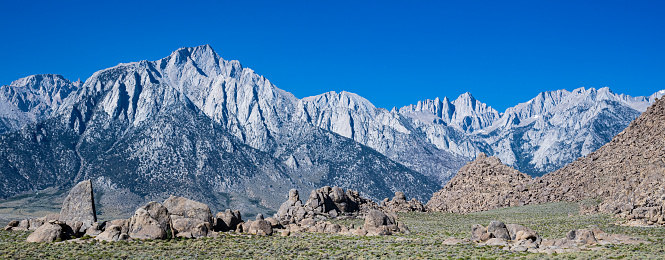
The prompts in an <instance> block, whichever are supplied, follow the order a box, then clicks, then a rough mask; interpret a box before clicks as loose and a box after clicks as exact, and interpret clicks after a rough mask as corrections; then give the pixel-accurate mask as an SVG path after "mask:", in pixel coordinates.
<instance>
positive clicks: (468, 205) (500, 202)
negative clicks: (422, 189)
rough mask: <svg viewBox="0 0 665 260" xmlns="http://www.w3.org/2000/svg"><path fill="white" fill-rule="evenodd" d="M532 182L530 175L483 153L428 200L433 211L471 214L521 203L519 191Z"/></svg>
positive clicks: (428, 204) (428, 205)
mask: <svg viewBox="0 0 665 260" xmlns="http://www.w3.org/2000/svg"><path fill="white" fill-rule="evenodd" d="M531 181H532V178H531V177H530V176H529V175H526V174H524V173H521V172H519V171H517V170H515V169H513V168H512V167H510V166H507V165H504V164H502V163H501V160H499V158H496V157H487V156H486V155H485V154H484V153H480V154H479V155H478V157H477V158H476V160H474V161H472V162H470V163H467V164H466V165H465V166H464V167H462V169H460V170H459V172H457V175H455V177H453V179H452V180H450V182H448V183H447V184H446V186H444V187H443V189H441V190H440V191H438V192H436V193H434V195H433V196H432V199H430V200H429V202H427V207H429V209H430V210H432V211H445V212H453V213H469V212H474V211H483V210H490V209H495V208H502V207H510V206H518V205H521V204H522V203H521V201H520V197H519V196H518V194H519V193H520V192H523V191H524V190H526V189H527V186H528V185H527V184H528V183H529V182H531Z"/></svg>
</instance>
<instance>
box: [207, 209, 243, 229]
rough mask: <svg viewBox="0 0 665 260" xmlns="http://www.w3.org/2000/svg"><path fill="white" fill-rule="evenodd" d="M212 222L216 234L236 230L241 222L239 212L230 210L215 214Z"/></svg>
mask: <svg viewBox="0 0 665 260" xmlns="http://www.w3.org/2000/svg"><path fill="white" fill-rule="evenodd" d="M214 221H215V223H214V230H215V231H217V232H224V231H229V230H237V229H238V226H239V225H240V224H241V223H242V222H243V221H242V216H241V215H240V211H238V210H235V211H232V210H231V209H227V210H226V211H225V212H219V213H217V215H216V216H215V219H214Z"/></svg>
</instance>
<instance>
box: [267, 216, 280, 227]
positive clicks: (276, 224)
mask: <svg viewBox="0 0 665 260" xmlns="http://www.w3.org/2000/svg"><path fill="white" fill-rule="evenodd" d="M266 221H268V223H270V226H272V227H273V228H277V227H281V226H282V225H281V224H280V223H279V221H278V220H277V219H276V218H273V217H269V218H267V219H266Z"/></svg>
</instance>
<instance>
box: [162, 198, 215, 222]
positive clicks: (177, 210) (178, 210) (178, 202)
mask: <svg viewBox="0 0 665 260" xmlns="http://www.w3.org/2000/svg"><path fill="white" fill-rule="evenodd" d="M164 207H166V208H167V209H168V210H169V214H171V215H178V216H181V217H185V218H196V219H200V220H202V221H204V222H208V223H211V224H212V223H213V221H212V212H210V207H208V205H206V204H203V203H201V202H198V201H193V200H190V199H186V198H183V197H178V196H171V197H169V198H168V199H166V200H165V201H164Z"/></svg>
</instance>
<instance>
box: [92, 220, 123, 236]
mask: <svg viewBox="0 0 665 260" xmlns="http://www.w3.org/2000/svg"><path fill="white" fill-rule="evenodd" d="M105 227H106V222H102V223H99V222H95V223H92V226H91V227H89V228H88V229H86V230H85V234H86V235H88V236H92V237H94V236H98V235H99V234H101V233H102V232H103V231H104V228H105ZM125 234H127V232H125Z"/></svg>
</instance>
